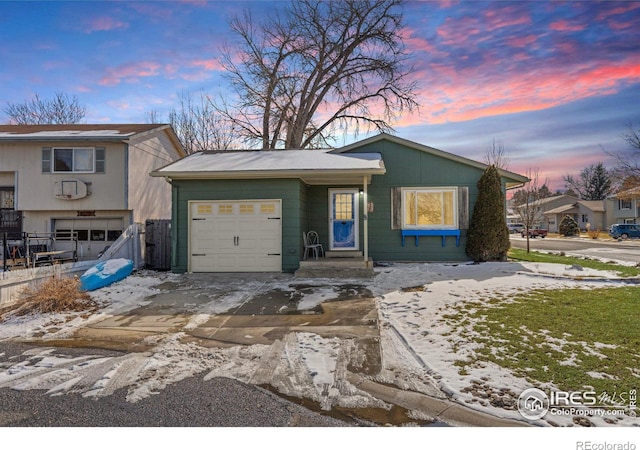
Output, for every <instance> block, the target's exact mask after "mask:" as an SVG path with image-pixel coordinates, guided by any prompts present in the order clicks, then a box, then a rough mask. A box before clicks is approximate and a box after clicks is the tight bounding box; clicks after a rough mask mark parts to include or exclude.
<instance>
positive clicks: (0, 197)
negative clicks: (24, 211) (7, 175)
mask: <svg viewBox="0 0 640 450" xmlns="http://www.w3.org/2000/svg"><path fill="white" fill-rule="evenodd" d="M14 195H15V194H14V188H12V187H0V209H13V205H14Z"/></svg>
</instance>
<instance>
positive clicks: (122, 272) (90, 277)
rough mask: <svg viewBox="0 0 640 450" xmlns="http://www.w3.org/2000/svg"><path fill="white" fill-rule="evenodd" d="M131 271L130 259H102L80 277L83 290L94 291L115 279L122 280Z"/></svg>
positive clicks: (131, 262)
mask: <svg viewBox="0 0 640 450" xmlns="http://www.w3.org/2000/svg"><path fill="white" fill-rule="evenodd" d="M131 272H133V261H131V260H130V259H124V258H120V259H110V260H107V261H102V262H99V263H98V264H96V265H95V266H93V267H92V268H90V269H89V270H87V271H86V272H85V273H83V274H82V276H81V277H80V285H81V289H82V290H83V291H94V290H96V289H100V288H102V287H105V286H109V285H110V284H111V283H115V282H116V281H120V280H124V279H125V278H127V277H128V276H129V275H131Z"/></svg>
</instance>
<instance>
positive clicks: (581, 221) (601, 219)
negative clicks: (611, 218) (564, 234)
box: [544, 198, 607, 232]
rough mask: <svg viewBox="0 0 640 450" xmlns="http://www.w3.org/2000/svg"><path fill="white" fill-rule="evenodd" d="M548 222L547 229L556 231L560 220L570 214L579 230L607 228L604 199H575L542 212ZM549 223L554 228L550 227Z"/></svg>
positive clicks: (601, 229)
mask: <svg viewBox="0 0 640 450" xmlns="http://www.w3.org/2000/svg"><path fill="white" fill-rule="evenodd" d="M544 216H545V217H546V218H547V223H548V224H549V231H552V232H557V231H558V229H559V227H560V222H561V221H562V219H563V218H564V217H565V216H571V217H572V218H573V219H574V220H575V221H576V222H577V223H578V226H580V229H581V230H593V231H596V230H599V231H604V230H606V229H607V215H606V211H605V204H604V200H576V199H575V198H574V199H573V203H570V204H567V205H562V206H559V207H557V208H554V209H550V210H548V211H546V212H545V213H544ZM551 224H554V225H555V229H553V230H552V229H551Z"/></svg>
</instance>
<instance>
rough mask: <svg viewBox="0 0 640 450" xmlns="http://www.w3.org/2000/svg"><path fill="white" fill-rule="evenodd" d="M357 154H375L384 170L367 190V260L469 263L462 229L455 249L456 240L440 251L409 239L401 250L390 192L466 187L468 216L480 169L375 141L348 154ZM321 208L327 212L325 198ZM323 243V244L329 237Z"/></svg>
mask: <svg viewBox="0 0 640 450" xmlns="http://www.w3.org/2000/svg"><path fill="white" fill-rule="evenodd" d="M356 152H357V153H380V154H381V155H382V159H383V161H384V163H385V167H386V169H387V173H386V174H385V175H374V176H373V177H372V180H371V185H370V186H369V187H368V201H369V202H373V205H374V210H373V212H371V213H369V214H368V217H369V255H370V256H371V257H372V258H373V259H374V260H375V261H466V260H468V259H469V258H468V256H467V254H466V252H465V245H466V230H462V236H461V238H460V246H459V247H456V244H455V238H452V237H448V238H447V240H446V246H445V247H442V239H441V238H440V237H420V240H419V246H418V247H416V246H415V238H413V237H408V238H406V242H405V246H404V247H403V246H402V239H401V235H400V230H392V229H391V190H392V188H394V187H445V186H456V187H457V186H466V187H468V188H469V216H471V214H472V212H473V206H474V205H475V202H476V199H477V196H478V189H477V182H478V179H479V178H480V176H481V175H482V172H483V171H482V169H480V168H476V167H472V166H469V165H466V164H462V163H459V162H456V161H452V160H449V159H446V158H442V157H439V156H436V155H432V154H430V153H426V152H423V151H420V150H416V149H412V148H407V147H405V146H402V145H399V144H397V143H394V142H390V141H378V142H374V143H371V144H370V145H365V146H362V147H359V148H357V149H355V150H352V151H351V153H356ZM325 191H326V189H325ZM321 204H322V200H321V201H320V203H318V204H317V208H320V207H321ZM323 204H324V205H325V206H324V208H325V209H327V206H326V204H327V203H326V193H325V199H324V203H323ZM360 211H361V226H360V230H361V233H360V238H361V248H362V245H363V243H362V234H363V233H362V226H363V225H362V222H363V221H362V211H365V209H364V205H362V204H361V209H360ZM325 222H326V221H325ZM318 227H319V226H318ZM325 230H326V225H325ZM325 239H328V236H326V237H325Z"/></svg>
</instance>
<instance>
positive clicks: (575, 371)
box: [445, 250, 640, 400]
mask: <svg viewBox="0 0 640 450" xmlns="http://www.w3.org/2000/svg"><path fill="white" fill-rule="evenodd" d="M510 257H512V258H513V259H520V260H527V261H536V262H553V263H561V264H566V265H569V264H580V265H582V266H584V267H591V268H596V269H601V270H602V269H604V270H616V271H619V272H620V273H621V275H623V276H626V277H629V276H635V275H637V273H638V268H634V267H631V268H630V267H624V266H619V265H614V264H608V263H602V262H598V261H593V260H582V259H579V258H567V257H561V256H557V255H546V254H542V253H535V252H532V253H530V254H528V255H527V254H526V253H525V252H524V251H519V250H512V251H511V252H510ZM639 317H640V286H637V285H621V287H603V288H593V289H581V288H576V289H559V290H532V291H528V292H527V291H526V290H524V289H523V290H522V291H521V292H519V293H517V294H515V295H514V296H504V297H492V298H484V299H481V300H479V301H473V302H464V303H461V304H458V305H457V306H456V309H455V310H454V311H452V313H451V314H449V315H447V316H445V319H446V321H447V323H448V324H449V325H450V326H452V327H453V328H454V329H456V333H455V334H456V335H457V336H459V337H463V338H464V339H465V340H466V341H467V342H468V343H469V344H474V345H475V348H474V356H473V357H471V358H468V359H467V360H464V361H459V362H458V363H457V364H458V366H459V371H460V373H461V374H465V373H468V369H469V368H470V367H474V366H476V365H482V364H483V363H484V362H488V361H490V362H493V363H495V364H497V365H499V366H501V367H504V368H507V369H509V370H511V371H512V372H513V373H514V374H515V375H517V376H520V377H523V378H526V379H527V380H528V381H529V382H530V383H531V384H532V385H534V386H538V387H541V388H542V387H544V386H548V383H550V384H552V385H554V386H555V387H556V388H557V389H559V390H565V391H584V390H594V391H595V392H598V393H607V394H609V395H610V396H613V395H614V393H617V394H618V395H620V394H621V393H628V392H629V391H631V390H633V389H637V388H638V385H640V326H638V318H639ZM458 345H464V344H463V343H460V342H458ZM618 400H620V399H618Z"/></svg>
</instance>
